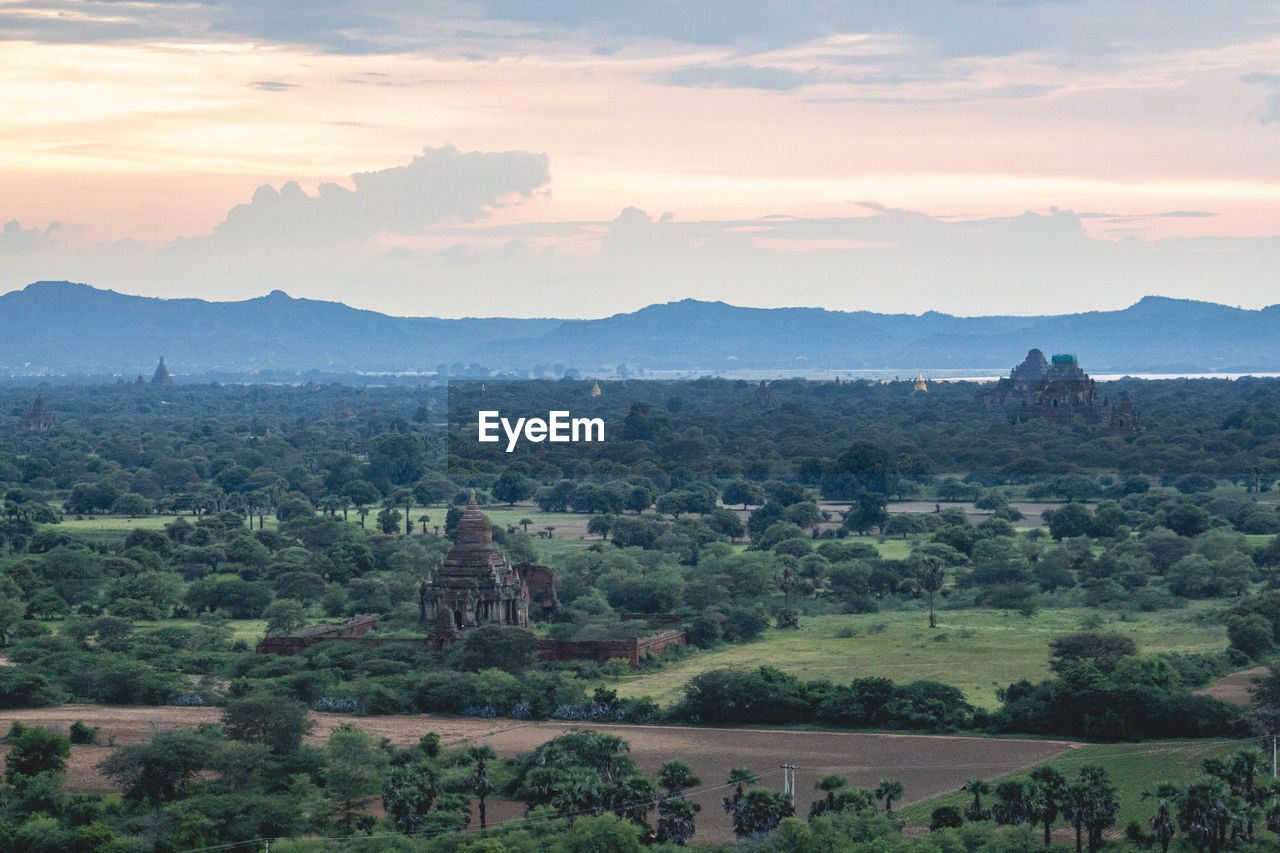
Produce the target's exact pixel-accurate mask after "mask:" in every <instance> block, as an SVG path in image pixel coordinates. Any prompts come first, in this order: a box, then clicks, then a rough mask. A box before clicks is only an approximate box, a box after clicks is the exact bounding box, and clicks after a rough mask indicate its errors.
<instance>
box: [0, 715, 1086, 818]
mask: <svg viewBox="0 0 1280 853" xmlns="http://www.w3.org/2000/svg"><path fill="white" fill-rule="evenodd" d="M220 713H221V712H220V711H219V710H218V709H216V708H176V707H160V708H138V707H127V708H126V707H110V706H98V705H63V706H60V707H57V708H36V709H31V710H25V711H3V712H0V731H7V730H8V727H9V725H10V723H11V722H12V721H13V720H22V721H23V722H24V723H27V724H29V725H42V726H48V727H50V728H54V729H57V730H59V731H62V732H66V730H67V728H68V727H69V726H70V725H71V723H72V722H74V721H75V720H84V721H85V723H86V724H88V725H91V726H99V727H101V731H100V732H99V737H100V738H101V739H102V741H103V742H104V743H106V742H107V739H108V738H110V737H114V738H115V742H116V743H117V744H120V745H123V744H128V743H138V742H141V741H143V740H145V739H146V738H148V737H150V736H151V734H152V733H153V732H155V731H163V730H169V729H175V728H184V727H192V726H196V725H198V724H199V723H205V722H216V721H217V719H218V717H219V716H220ZM312 716H313V718H314V719H315V721H316V728H315V730H314V731H313V732H312V734H311V740H312V741H313V742H316V743H323V742H324V741H325V740H326V739H327V738H328V736H329V733H330V732H332V731H333V730H334V729H336V728H337V727H338V726H340V725H342V724H343V723H353V724H355V725H356V726H358V727H360V728H362V729H364V730H365V731H367V732H369V733H370V734H372V735H374V736H376V737H385V738H388V739H389V740H390V741H391V742H392V743H394V744H396V745H402V746H403V745H409V744H412V743H416V742H417V740H418V739H419V738H421V737H422V736H423V735H424V734H426V733H427V732H429V731H434V732H436V733H437V734H439V735H440V738H441V741H442V743H443V744H444V745H445V746H446V747H449V746H457V745H459V744H461V743H462V742H464V741H474V742H478V743H487V744H489V745H490V746H492V747H493V748H494V750H495V751H496V752H497V753H498V755H499V756H500V757H502V758H515V757H517V756H519V755H522V754H524V753H527V752H530V751H531V750H533V749H535V748H536V747H537V746H539V745H540V744H542V743H545V742H546V741H548V740H550V739H551V738H553V737H556V736H557V735H560V734H563V733H564V732H566V731H569V730H570V729H572V728H576V727H578V726H574V725H570V724H568V723H557V722H522V721H519V720H511V719H478V718H474V717H444V716H433V715H426V714H419V715H408V716H395V717H353V716H349V715H344V714H313V715H312ZM590 728H593V729H596V730H598V731H605V732H609V733H611V734H615V735H617V736H618V737H621V738H622V739H623V740H625V741H627V742H628V743H630V744H631V756H632V758H633V759H635V761H636V763H637V764H638V765H639V766H640V768H641V769H642V770H645V771H646V772H650V773H652V772H654V771H655V770H657V769H658V767H659V766H660V765H661V764H662V762H664V761H667V760H668V759H671V758H683V759H684V760H686V761H688V762H689V763H690V764H691V765H692V766H693V769H694V771H695V772H696V773H697V774H698V776H699V777H701V779H702V789H701V790H699V791H697V792H695V793H693V795H692V797H691V798H692V799H693V800H694V801H695V802H698V803H699V804H701V806H702V812H701V814H700V815H699V817H698V835H697V838H698V839H699V840H701V841H703V842H717V841H729V840H732V838H733V834H732V827H731V825H730V823H729V819H728V817H727V816H726V815H725V814H724V811H723V809H722V808H721V806H720V799H721V798H722V797H723V796H725V795H726V789H724V788H723V784H724V780H725V778H726V777H727V776H728V772H729V769H730V768H733V767H739V766H744V765H745V766H747V767H750V768H751V769H752V770H755V771H757V772H758V773H760V774H761V777H762V779H761V784H762V785H764V786H766V787H769V788H772V789H775V790H780V789H781V787H782V773H781V771H780V770H779V765H781V764H785V763H790V764H796V765H799V767H800V769H799V771H798V772H797V774H796V794H797V796H796V801H797V802H796V807H797V812H799V813H800V814H801V816H803V815H804V814H807V812H808V808H809V802H810V801H811V800H813V799H814V798H815V793H814V788H813V786H814V783H815V782H816V781H817V780H818V779H819V778H821V777H822V776H825V775H827V774H828V773H839V774H841V775H843V776H845V777H847V778H848V779H849V781H850V782H851V783H852V784H854V785H858V786H863V787H869V788H874V787H875V786H876V784H877V783H879V782H880V780H882V779H897V780H899V781H901V782H902V783H903V785H904V786H905V787H906V796H905V797H904V799H903V802H902V804H903V805H906V804H908V803H912V802H915V801H917V800H923V799H928V798H930V797H935V796H938V795H939V794H943V793H947V792H949V791H954V790H956V789H958V788H959V787H960V785H962V784H963V783H964V782H965V780H966V779H970V778H973V777H975V776H978V777H982V778H984V779H994V778H995V777H997V776H1002V775H1004V774H1007V773H1012V772H1014V771H1015V770H1020V769H1023V768H1026V767H1032V766H1035V765H1036V764H1039V763H1041V762H1043V761H1046V760H1048V759H1050V758H1052V757H1054V756H1056V755H1060V754H1061V753H1063V752H1065V751H1066V750H1068V749H1071V748H1073V747H1074V746H1076V745H1075V744H1071V743H1067V742H1063V741H1047V740H1004V739H992V738H977V737H954V736H931V735H892V734H857V733H849V732H798V731H785V730H775V729H706V728H677V727H668V726H591V727H590ZM71 752H72V758H71V765H70V767H69V772H68V778H67V786H68V788H71V789H72V790H79V791H107V790H110V789H111V785H110V780H108V779H106V778H104V777H103V776H102V775H101V774H100V773H99V772H98V771H97V769H96V767H95V765H96V764H97V763H98V762H99V761H101V760H102V759H103V758H105V757H106V756H107V755H108V754H109V752H110V748H109V747H105V746H92V747H85V746H77V747H73V748H72V751H71ZM495 805H496V804H495ZM522 813H523V810H522V808H521V807H520V806H519V805H518V804H513V805H505V804H504V805H503V806H500V807H499V808H498V809H494V810H493V811H491V814H492V816H493V820H494V821H497V820H502V819H510V818H512V817H518V816H519V815H520V814H522ZM655 819H656V817H655Z"/></svg>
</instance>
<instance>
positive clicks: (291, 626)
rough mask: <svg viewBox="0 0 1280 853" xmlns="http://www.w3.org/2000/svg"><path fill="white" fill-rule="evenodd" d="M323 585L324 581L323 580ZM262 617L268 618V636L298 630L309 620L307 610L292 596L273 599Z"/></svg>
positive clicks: (276, 635)
mask: <svg viewBox="0 0 1280 853" xmlns="http://www.w3.org/2000/svg"><path fill="white" fill-rule="evenodd" d="M321 585H322V586H323V581H322V582H321ZM262 618H263V619H266V620H267V636H268V637H278V636H280V635H282V634H289V633H292V632H293V631H296V630H298V629H299V628H301V627H302V626H303V625H305V624H306V622H307V611H306V608H304V607H303V606H302V605H301V604H300V603H299V602H297V601H295V600H294V599H292V598H282V599H280V600H278V601H273V602H271V603H270V604H268V605H267V606H266V608H265V609H264V610H263V611H262Z"/></svg>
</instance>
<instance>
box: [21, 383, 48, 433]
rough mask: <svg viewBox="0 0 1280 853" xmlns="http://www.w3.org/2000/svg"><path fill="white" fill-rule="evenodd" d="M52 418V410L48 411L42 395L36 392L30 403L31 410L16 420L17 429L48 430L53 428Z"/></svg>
mask: <svg viewBox="0 0 1280 853" xmlns="http://www.w3.org/2000/svg"><path fill="white" fill-rule="evenodd" d="M53 420H54V419H53V412H51V411H49V407H48V405H47V404H46V403H45V401H44V395H43V394H40V393H39V392H37V393H36V399H35V400H34V401H33V402H32V403H31V411H29V412H27V413H26V414H25V415H23V416H22V419H21V420H19V421H18V429H20V430H22V431H23V432H48V431H49V430H51V429H53Z"/></svg>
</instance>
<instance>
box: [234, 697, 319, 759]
mask: <svg viewBox="0 0 1280 853" xmlns="http://www.w3.org/2000/svg"><path fill="white" fill-rule="evenodd" d="M222 725H223V726H224V727H225V728H226V730H227V734H228V735H229V736H231V737H232V738H233V739H235V740H243V741H248V742H249V743H261V744H265V745H266V746H268V747H270V749H271V751H272V752H273V753H275V754H276V755H288V754H290V753H293V752H296V751H297V750H298V747H300V746H301V745H302V739H303V738H304V737H305V736H306V734H307V732H309V731H311V729H312V728H313V727H314V726H315V723H314V722H312V721H311V720H309V719H307V709H306V706H304V705H303V704H302V703H300V702H295V701H294V700H292V699H289V698H286V697H284V696H276V695H274V694H271V693H267V692H265V691H259V692H255V693H250V694H249V695H248V696H245V697H243V698H241V699H231V700H229V701H228V702H227V704H226V707H225V708H224V709H223V711H222Z"/></svg>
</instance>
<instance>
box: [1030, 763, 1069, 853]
mask: <svg viewBox="0 0 1280 853" xmlns="http://www.w3.org/2000/svg"><path fill="white" fill-rule="evenodd" d="M1031 782H1032V784H1034V785H1035V786H1036V787H1037V788H1038V789H1039V791H1040V798H1041V801H1042V803H1043V806H1042V811H1041V812H1040V820H1041V822H1042V823H1043V824H1044V846H1045V847H1048V846H1049V841H1050V836H1051V833H1052V828H1053V822H1054V821H1055V820H1057V819H1058V811H1059V809H1060V808H1061V801H1062V789H1063V788H1064V787H1065V786H1066V784H1067V780H1066V778H1065V777H1063V775H1062V774H1061V773H1059V772H1058V771H1057V770H1055V769H1054V768H1052V767H1047V766H1041V767H1037V768H1036V769H1035V770H1032V771H1031Z"/></svg>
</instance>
